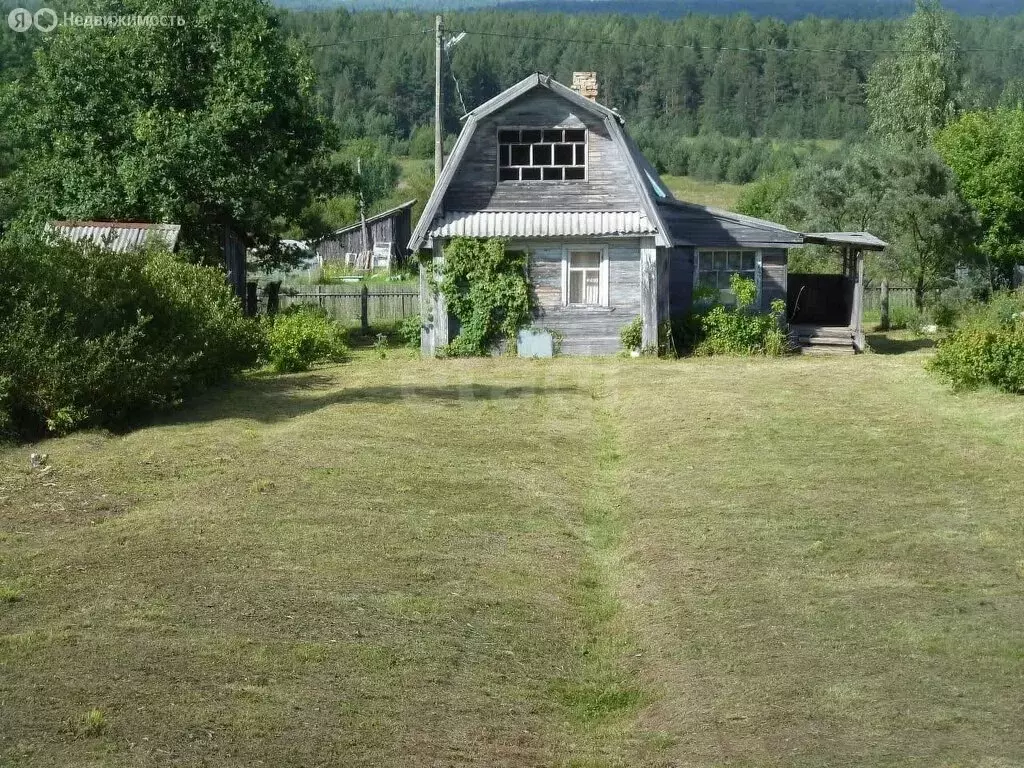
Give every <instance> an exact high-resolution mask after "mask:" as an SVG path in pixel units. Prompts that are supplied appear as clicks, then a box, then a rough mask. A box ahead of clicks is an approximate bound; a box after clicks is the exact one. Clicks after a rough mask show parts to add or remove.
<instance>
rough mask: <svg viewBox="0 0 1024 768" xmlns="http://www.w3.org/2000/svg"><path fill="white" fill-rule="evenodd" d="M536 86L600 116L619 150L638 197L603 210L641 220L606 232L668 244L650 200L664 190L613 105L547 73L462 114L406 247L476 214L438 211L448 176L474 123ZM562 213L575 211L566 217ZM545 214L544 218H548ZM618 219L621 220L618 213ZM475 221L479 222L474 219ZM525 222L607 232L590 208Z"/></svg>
mask: <svg viewBox="0 0 1024 768" xmlns="http://www.w3.org/2000/svg"><path fill="white" fill-rule="evenodd" d="M536 88H545V89H547V90H549V91H550V92H552V93H554V94H555V95H557V96H559V97H561V98H563V99H565V100H566V101H568V102H570V103H571V104H572V105H573V106H575V107H577V108H579V109H580V110H583V111H585V112H587V113H589V114H590V115H593V116H594V117H597V118H598V119H599V120H601V121H602V122H603V124H604V126H605V129H606V130H607V132H608V136H609V137H610V138H611V140H612V142H613V143H614V144H615V145H616V146H617V147H618V149H619V150H620V152H621V153H622V157H623V159H624V160H625V164H626V167H627V171H628V176H629V178H628V179H627V180H624V181H623V183H631V184H633V185H634V186H635V188H636V190H637V194H638V197H639V200H640V205H641V210H640V211H630V212H623V211H609V212H607V214H609V215H615V214H623V213H630V214H635V215H634V216H633V217H632V218H633V219H635V220H636V221H638V222H642V223H643V228H642V229H639V230H637V231H628V232H614V233H612V234H637V235H641V234H642V235H649V236H650V235H653V236H654V238H655V240H656V242H657V244H658V245H661V246H669V245H671V240H670V236H669V234H668V227H667V226H666V225H665V222H664V221H663V220H662V218H661V211H660V209H659V207H658V205H657V202H656V197H657V196H658V194H659V192H661V193H663V194H670V193H668V192H667V190H665V188H664V185H661V184H660V179H658V178H657V174H656V172H654V170H653V169H652V168H651V167H650V165H649V164H648V163H647V161H646V160H645V159H644V158H643V155H642V154H640V151H639V150H638V149H637V148H636V145H635V144H634V143H633V141H632V139H631V138H630V137H629V136H628V135H627V134H626V132H625V131H624V130H623V128H622V126H623V119H622V117H621V116H620V115H619V114H618V113H617V112H615V111H614V110H612V109H609V108H608V107H605V106H603V105H601V104H598V103H597V102H595V101H591V100H590V99H587V98H584V97H583V96H580V95H579V94H578V93H576V92H575V91H574V90H572V89H571V88H567V87H566V86H564V85H562V84H561V83H559V82H558V81H557V80H555V79H554V78H552V77H551V76H549V75H543V74H539V73H538V74H533V75H530V76H529V77H527V78H525V79H524V80H522V81H520V82H519V83H517V84H516V85H513V86H512V87H511V88H509V89H508V90H506V91H503V92H502V93H500V94H498V95H497V96H495V97H494V98H493V99H491V100H490V101H487V102H484V103H483V104H481V105H480V106H479V107H477V108H476V109H474V110H473V111H472V112H470V113H468V114H467V115H466V116H465V117H464V118H463V119H464V120H465V125H464V126H463V128H462V132H461V133H460V134H459V140H458V142H456V144H455V149H454V151H453V152H452V155H451V157H450V158H449V159H448V162H447V164H446V165H445V167H444V170H443V171H442V173H441V177H440V178H439V179H438V180H437V183H436V184H435V185H434V190H433V192H432V193H431V195H430V199H429V200H428V201H427V206H426V208H425V209H424V211H423V215H422V216H421V217H420V220H419V222H418V223H417V224H416V229H415V230H413V233H412V238H411V239H410V241H409V249H410V250H412V251H417V250H419V249H420V248H422V247H423V246H424V245H425V244H426V243H427V242H428V241H429V240H431V239H432V237H433V236H434V234H435V231H436V234H438V235H439V236H447V235H443V234H442V232H441V231H439V230H438V225H439V224H441V225H443V226H446V227H450V226H451V223H452V221H453V220H454V221H462V220H470V219H471V218H472V217H474V216H478V214H479V213H480V212H478V211H445V210H442V207H441V206H442V203H443V201H444V198H445V194H446V193H447V192H448V188H449V186H450V185H451V183H452V179H453V178H455V174H456V173H457V171H458V169H459V166H460V165H461V164H462V162H463V160H464V159H465V156H466V150H467V149H468V147H469V146H470V143H471V141H472V138H473V135H474V133H475V132H476V129H477V126H478V125H479V123H480V122H481V121H482V120H484V119H485V118H487V117H488V116H490V115H492V114H494V113H495V112H498V111H499V110H501V109H503V108H504V107H506V106H508V105H509V104H512V103H513V102H514V101H516V100H517V99H519V98H520V97H522V96H524V95H525V94H527V93H529V92H531V91H533V90H534V89H536ZM567 213H568V214H576V215H575V216H573V215H570V216H568V217H566V214H567ZM588 214H590V215H588ZM548 219H550V221H549V220H548ZM619 220H620V221H621V220H622V218H621V216H620V218H619ZM477 221H478V223H479V219H478V220H477ZM501 221H509V222H511V219H502V218H501V217H497V218H494V219H493V222H495V223H498V222H501ZM566 222H576V223H578V224H579V225H581V227H582V228H580V227H577V228H572V229H569V230H564V227H565V224H566ZM593 226H596V229H593V228H592V227H593ZM528 227H529V228H530V229H532V230H536V231H538V232H540V231H558V233H559V234H562V233H563V231H564V234H567V235H598V234H609V233H607V232H605V231H603V230H606V229H607V228H608V221H607V220H605V221H602V220H601V217H596V216H594V215H593V212H587V211H583V210H581V211H531V212H529V221H528ZM588 227H589V228H588ZM475 231H479V232H480V234H479V235H478V236H480V237H492V236H513V235H514V234H515V233H514V232H512V231H509V232H507V233H506V232H505V230H495V231H491V230H486V231H485V230H482V229H481V228H480V227H476V229H475Z"/></svg>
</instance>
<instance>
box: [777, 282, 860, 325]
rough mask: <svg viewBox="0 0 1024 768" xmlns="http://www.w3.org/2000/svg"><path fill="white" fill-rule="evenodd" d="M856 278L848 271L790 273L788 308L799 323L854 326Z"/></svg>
mask: <svg viewBox="0 0 1024 768" xmlns="http://www.w3.org/2000/svg"><path fill="white" fill-rule="evenodd" d="M854 285H855V281H854V280H853V278H850V277H846V276H845V275H815V274H800V273H794V274H790V275H789V285H788V288H787V292H786V293H787V295H786V311H787V314H788V315H789V321H790V323H793V324H796V325H831V326H841V327H844V328H845V327H850V326H851V318H852V317H853V289H854Z"/></svg>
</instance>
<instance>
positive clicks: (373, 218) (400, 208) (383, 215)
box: [320, 200, 417, 240]
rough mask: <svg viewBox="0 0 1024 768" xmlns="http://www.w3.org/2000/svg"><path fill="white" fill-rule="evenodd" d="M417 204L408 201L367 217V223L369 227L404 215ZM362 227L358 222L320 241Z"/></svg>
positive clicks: (414, 201)
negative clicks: (389, 218)
mask: <svg viewBox="0 0 1024 768" xmlns="http://www.w3.org/2000/svg"><path fill="white" fill-rule="evenodd" d="M416 202H417V201H416V200H407V201H406V202H404V203H402V204H401V205H396V206H395V207H394V208H389V209H388V210H386V211H381V212H380V213H375V214H374V215H373V216H367V217H366V223H367V225H370V224H375V223H377V222H378V221H381V220H383V219H386V218H388V217H389V216H394V215H395V214H397V213H402V212H403V211H406V210H408V209H410V208H412V207H413V206H414V205H416ZM361 226H363V223H362V222H361V221H357V222H356V223H355V224H349V225H348V226H347V227H342V228H341V229H336V230H334V231H333V232H331V234H329V235H325V236H324V237H322V238H320V239H321V240H326V239H327V238H329V237H333V236H334V235H344V234H345V233H346V232H354V231H355V230H357V229H359V228H360V227H361Z"/></svg>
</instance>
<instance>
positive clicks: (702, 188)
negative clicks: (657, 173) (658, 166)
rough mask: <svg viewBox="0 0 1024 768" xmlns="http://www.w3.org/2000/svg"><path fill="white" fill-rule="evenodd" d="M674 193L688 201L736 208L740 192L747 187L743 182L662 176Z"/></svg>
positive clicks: (717, 206) (713, 206)
mask: <svg viewBox="0 0 1024 768" xmlns="http://www.w3.org/2000/svg"><path fill="white" fill-rule="evenodd" d="M661 178H662V179H663V180H664V182H665V183H666V184H668V188H669V189H671V190H672V194H674V195H675V196H676V197H678V198H679V199H680V200H685V201H686V202H688V203H698V204H700V205H709V206H711V207H712V208H725V209H726V210H735V209H736V204H737V203H738V202H739V199H740V194H741V193H742V192H743V190H744V189H745V188H746V187H745V186H744V185H742V184H727V183H725V182H716V181H701V180H700V179H695V178H693V177H692V176H662V177H661Z"/></svg>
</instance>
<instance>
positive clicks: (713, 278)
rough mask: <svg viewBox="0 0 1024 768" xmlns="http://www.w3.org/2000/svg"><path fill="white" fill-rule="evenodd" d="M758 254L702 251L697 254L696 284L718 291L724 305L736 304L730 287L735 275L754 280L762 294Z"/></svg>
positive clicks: (755, 252) (740, 251)
mask: <svg viewBox="0 0 1024 768" xmlns="http://www.w3.org/2000/svg"><path fill="white" fill-rule="evenodd" d="M759 266H760V259H759V258H758V252H757V251H753V250H729V251H727V250H702V251H698V252H697V264H696V270H695V271H696V273H697V275H696V278H697V280H696V284H697V287H698V288H704V289H708V290H717V291H718V295H719V299H720V300H721V302H722V303H723V304H734V303H735V301H736V297H735V296H733V293H732V290H731V289H730V287H729V280H730V279H731V277H732V276H733V275H742V276H743V277H747V278H750V279H751V280H753V281H754V282H755V283H756V284H757V287H758V291H759V292H760V288H761V275H760V270H759V269H758V267H759Z"/></svg>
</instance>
